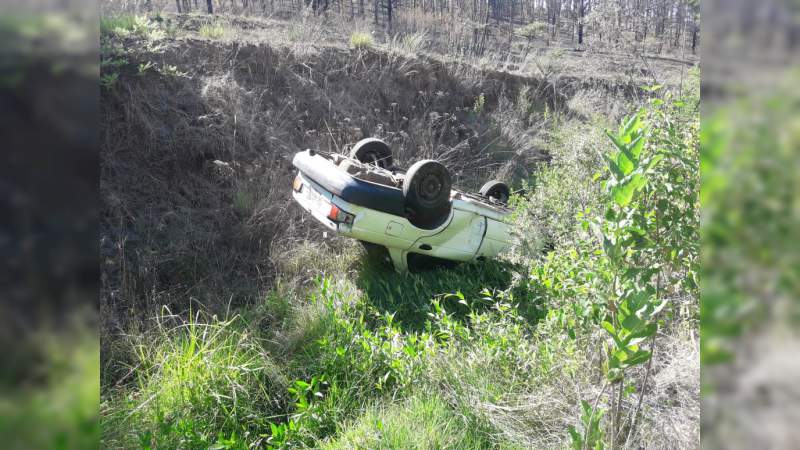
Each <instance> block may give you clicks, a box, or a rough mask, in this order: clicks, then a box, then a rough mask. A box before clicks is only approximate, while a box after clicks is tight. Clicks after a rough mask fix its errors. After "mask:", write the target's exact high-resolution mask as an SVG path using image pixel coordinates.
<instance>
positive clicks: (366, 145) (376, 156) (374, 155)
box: [350, 138, 392, 169]
mask: <svg viewBox="0 0 800 450" xmlns="http://www.w3.org/2000/svg"><path fill="white" fill-rule="evenodd" d="M350 157H351V158H355V159H356V160H358V161H359V162H362V163H364V164H375V165H377V166H378V167H380V168H382V169H388V168H390V167H392V149H391V148H390V147H389V145H388V144H387V143H386V142H383V141H382V140H380V139H377V138H366V139H362V140H360V141H358V142H356V145H354V146H353V148H352V149H351V150H350Z"/></svg>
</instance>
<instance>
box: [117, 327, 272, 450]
mask: <svg viewBox="0 0 800 450" xmlns="http://www.w3.org/2000/svg"><path fill="white" fill-rule="evenodd" d="M199 317H201V316H197V315H195V316H193V317H191V318H190V319H188V320H186V321H182V320H178V319H176V318H175V317H173V316H163V317H161V318H159V319H158V327H157V328H156V331H154V332H152V333H151V334H150V335H148V336H146V337H144V338H142V339H141V340H138V342H135V343H133V348H134V351H135V353H136V355H137V366H135V367H133V368H132V370H135V373H136V379H135V384H134V386H133V389H131V390H129V391H123V392H120V393H118V394H112V395H111V398H110V399H109V400H108V401H107V402H106V404H105V407H104V423H103V444H104V446H106V447H124V448H132V447H140V448H160V449H163V448H208V447H210V446H213V445H229V444H230V445H233V444H236V445H233V446H234V447H236V446H239V445H245V448H246V445H249V444H252V443H255V442H258V440H259V433H261V432H262V430H265V429H268V426H269V421H270V420H271V418H272V417H273V416H274V415H275V414H276V412H277V411H280V410H281V409H282V406H281V403H282V402H283V401H284V400H283V397H285V395H286V381H285V380H284V379H283V378H282V374H281V372H280V369H279V368H278V367H277V366H276V365H275V364H273V362H272V358H271V357H270V356H269V355H268V354H266V353H265V352H264V350H263V347H262V346H261V345H260V343H259V342H258V340H257V339H256V338H255V336H253V335H252V334H251V333H250V332H249V331H248V330H247V329H246V328H245V327H244V324H243V323H242V321H241V319H240V318H239V317H234V318H231V319H227V320H220V319H217V318H216V317H212V318H205V320H204V321H200V320H198V318H199ZM226 443H227V444H226ZM220 448H226V447H220Z"/></svg>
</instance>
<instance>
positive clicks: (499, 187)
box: [478, 180, 511, 205]
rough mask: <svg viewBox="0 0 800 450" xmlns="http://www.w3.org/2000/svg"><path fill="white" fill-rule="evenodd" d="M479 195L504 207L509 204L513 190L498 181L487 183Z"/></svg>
mask: <svg viewBox="0 0 800 450" xmlns="http://www.w3.org/2000/svg"><path fill="white" fill-rule="evenodd" d="M478 193H480V194H481V195H482V196H484V197H486V198H488V199H490V200H495V201H497V202H499V203H502V204H504V205H505V204H507V203H508V198H509V197H510V196H511V190H510V189H509V188H508V185H507V184H505V183H503V182H502V181H498V180H491V181H487V182H486V184H484V185H483V186H482V187H481V189H480V191H478Z"/></svg>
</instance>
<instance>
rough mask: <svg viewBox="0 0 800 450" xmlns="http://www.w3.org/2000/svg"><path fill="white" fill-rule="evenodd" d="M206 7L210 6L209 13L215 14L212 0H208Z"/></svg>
mask: <svg viewBox="0 0 800 450" xmlns="http://www.w3.org/2000/svg"><path fill="white" fill-rule="evenodd" d="M206 5H207V6H208V13H209V14H214V5H213V4H212V0H206Z"/></svg>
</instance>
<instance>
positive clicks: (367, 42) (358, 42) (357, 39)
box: [350, 31, 375, 50]
mask: <svg viewBox="0 0 800 450" xmlns="http://www.w3.org/2000/svg"><path fill="white" fill-rule="evenodd" d="M374 45H375V42H374V41H373V39H372V35H370V34H369V33H362V32H358V31H357V32H355V33H353V34H351V35H350V47H352V48H354V49H357V50H366V49H369V48H372V47H373V46H374Z"/></svg>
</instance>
